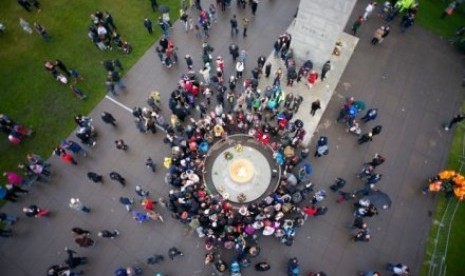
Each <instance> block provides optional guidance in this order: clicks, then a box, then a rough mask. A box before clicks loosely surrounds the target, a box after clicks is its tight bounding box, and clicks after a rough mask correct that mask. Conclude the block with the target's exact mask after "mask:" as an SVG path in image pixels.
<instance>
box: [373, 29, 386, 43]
mask: <svg viewBox="0 0 465 276" xmlns="http://www.w3.org/2000/svg"><path fill="white" fill-rule="evenodd" d="M383 35H384V26H381V27H379V28H378V29H376V31H375V33H374V34H373V38H372V39H371V44H372V45H373V46H375V45H376V44H378V42H380V40H381V39H383Z"/></svg>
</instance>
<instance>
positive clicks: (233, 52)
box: [229, 43, 239, 61]
mask: <svg viewBox="0 0 465 276" xmlns="http://www.w3.org/2000/svg"><path fill="white" fill-rule="evenodd" d="M229 53H230V54H231V56H232V59H233V61H236V59H237V58H238V57H239V46H237V45H236V44H234V43H232V44H231V45H229Z"/></svg>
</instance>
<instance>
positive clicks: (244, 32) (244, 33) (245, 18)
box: [242, 17, 249, 37]
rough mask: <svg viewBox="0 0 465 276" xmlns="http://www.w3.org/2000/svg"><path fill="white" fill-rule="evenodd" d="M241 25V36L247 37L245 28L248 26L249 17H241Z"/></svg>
mask: <svg viewBox="0 0 465 276" xmlns="http://www.w3.org/2000/svg"><path fill="white" fill-rule="evenodd" d="M242 27H243V32H242V36H243V37H247V28H248V27H249V19H247V17H244V18H243V19H242Z"/></svg>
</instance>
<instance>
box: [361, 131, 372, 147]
mask: <svg viewBox="0 0 465 276" xmlns="http://www.w3.org/2000/svg"><path fill="white" fill-rule="evenodd" d="M371 141H373V133H371V132H368V133H365V134H363V135H362V136H360V138H358V144H359V145H361V144H364V143H366V142H371Z"/></svg>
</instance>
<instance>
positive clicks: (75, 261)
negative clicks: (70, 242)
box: [65, 247, 87, 268]
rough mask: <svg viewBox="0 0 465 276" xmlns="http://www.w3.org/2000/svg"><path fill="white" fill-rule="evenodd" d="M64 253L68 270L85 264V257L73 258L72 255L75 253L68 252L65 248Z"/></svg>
mask: <svg viewBox="0 0 465 276" xmlns="http://www.w3.org/2000/svg"><path fill="white" fill-rule="evenodd" d="M65 251H66V253H68V258H66V261H65V263H66V264H67V265H68V266H69V268H76V267H77V266H79V265H84V264H86V263H87V257H74V254H77V253H76V251H73V250H70V249H68V248H67V247H65Z"/></svg>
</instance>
